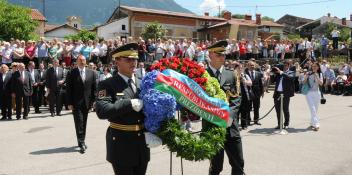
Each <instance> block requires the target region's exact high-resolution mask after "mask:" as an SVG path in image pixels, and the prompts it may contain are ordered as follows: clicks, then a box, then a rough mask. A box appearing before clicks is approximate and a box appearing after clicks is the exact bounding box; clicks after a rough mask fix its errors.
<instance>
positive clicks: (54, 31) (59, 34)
mask: <svg viewBox="0 0 352 175" xmlns="http://www.w3.org/2000/svg"><path fill="white" fill-rule="evenodd" d="M48 27H49V26H48ZM48 27H46V31H45V34H44V36H45V38H46V39H48V40H51V39H53V38H57V39H59V40H64V38H65V36H67V35H74V34H77V33H79V32H80V30H79V29H77V28H75V27H72V26H70V25H68V24H63V25H59V26H53V27H51V28H48Z"/></svg>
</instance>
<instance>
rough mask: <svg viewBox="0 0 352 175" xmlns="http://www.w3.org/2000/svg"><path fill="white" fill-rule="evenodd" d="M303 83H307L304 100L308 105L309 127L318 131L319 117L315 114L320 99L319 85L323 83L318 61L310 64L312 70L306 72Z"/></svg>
mask: <svg viewBox="0 0 352 175" xmlns="http://www.w3.org/2000/svg"><path fill="white" fill-rule="evenodd" d="M304 83H308V85H309V87H310V88H309V91H308V93H307V95H306V100H307V103H308V106H309V110H310V115H311V122H310V123H311V128H312V129H313V130H314V131H318V130H319V127H320V124H319V117H318V116H317V113H318V106H319V103H320V99H321V92H320V90H319V86H321V85H323V75H322V73H321V71H320V65H319V63H313V65H312V72H309V73H308V74H306V76H305V79H304Z"/></svg>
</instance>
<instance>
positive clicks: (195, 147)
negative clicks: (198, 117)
mask: <svg viewBox="0 0 352 175" xmlns="http://www.w3.org/2000/svg"><path fill="white" fill-rule="evenodd" d="M202 77H204V78H207V79H208V81H207V83H206V84H205V89H206V92H207V94H208V95H210V96H212V97H216V98H219V99H222V100H224V101H227V99H226V94H225V93H224V91H223V90H222V89H221V88H220V85H219V83H218V80H217V79H215V78H213V77H210V75H209V74H208V73H207V72H205V73H204V74H203V75H202ZM203 122H205V121H203ZM206 126H207V127H203V129H202V132H201V133H200V134H199V135H194V134H192V133H189V132H188V131H186V130H184V129H183V128H182V127H181V126H180V124H179V121H177V120H176V119H171V120H167V121H164V122H163V123H162V125H161V128H160V130H159V132H158V133H157V135H158V136H159V137H160V138H161V139H162V140H163V144H164V145H166V146H167V147H168V148H169V150H170V151H171V152H176V156H178V157H182V158H184V159H186V160H189V161H201V160H204V159H211V158H212V157H213V156H215V155H216V154H217V153H218V152H219V151H220V150H221V149H222V148H223V147H224V143H225V136H226V129H225V128H221V127H217V126H215V125H212V124H210V123H207V125H206Z"/></svg>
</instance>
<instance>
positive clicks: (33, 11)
mask: <svg viewBox="0 0 352 175" xmlns="http://www.w3.org/2000/svg"><path fill="white" fill-rule="evenodd" d="M31 18H32V19H33V20H37V21H46V18H45V17H44V15H43V14H42V13H40V11H39V10H38V9H31Z"/></svg>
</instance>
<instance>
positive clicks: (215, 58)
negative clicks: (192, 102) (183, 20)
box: [205, 41, 244, 175]
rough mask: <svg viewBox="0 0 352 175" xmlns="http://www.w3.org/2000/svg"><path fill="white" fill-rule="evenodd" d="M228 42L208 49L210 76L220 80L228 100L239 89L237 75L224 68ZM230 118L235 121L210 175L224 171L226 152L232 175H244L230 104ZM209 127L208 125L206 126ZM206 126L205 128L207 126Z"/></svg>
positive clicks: (227, 132) (214, 161)
mask: <svg viewBox="0 0 352 175" xmlns="http://www.w3.org/2000/svg"><path fill="white" fill-rule="evenodd" d="M227 44H228V43H227V41H219V42H217V43H215V44H213V45H211V46H209V47H208V51H209V57H210V64H209V68H208V69H207V71H208V73H209V74H210V76H212V77H215V78H217V79H218V81H219V83H220V86H221V89H222V90H224V91H225V93H226V95H227V97H228V98H230V97H231V96H234V95H236V94H238V91H239V87H238V81H239V80H238V81H237V78H236V77H238V76H236V73H234V72H233V71H230V70H226V69H225V67H224V63H225V54H224V53H225V48H226V46H227ZM230 108H231V112H230V116H231V117H230V118H233V119H234V121H233V122H231V123H230V124H229V125H228V128H227V129H226V141H225V146H224V149H222V150H221V151H220V152H219V153H218V154H216V155H215V156H214V157H213V159H212V160H211V162H210V168H209V174H210V175H219V174H220V172H221V171H222V169H223V162H224V150H225V151H226V154H227V156H228V158H229V162H230V165H231V167H232V170H231V175H243V174H244V172H243V167H244V160H243V153H242V141H241V136H240V132H239V128H238V124H237V121H236V120H237V119H236V117H235V115H236V112H235V110H234V106H232V105H231V102H230ZM206 125H208V124H206ZM206 125H205V126H206Z"/></svg>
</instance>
